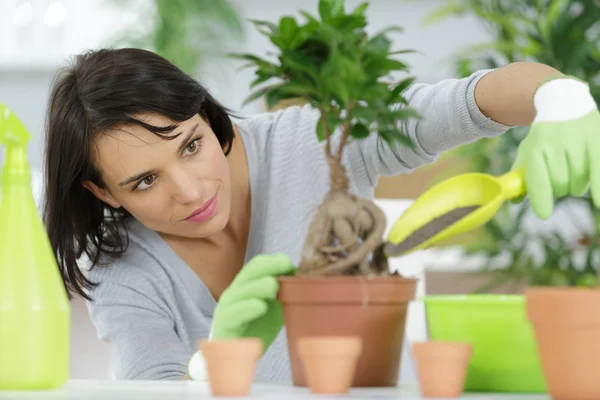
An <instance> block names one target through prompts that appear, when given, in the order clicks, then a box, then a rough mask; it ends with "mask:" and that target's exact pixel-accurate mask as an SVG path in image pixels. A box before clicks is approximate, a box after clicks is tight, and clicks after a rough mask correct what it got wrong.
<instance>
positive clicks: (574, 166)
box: [513, 76, 600, 219]
mask: <svg viewBox="0 0 600 400" xmlns="http://www.w3.org/2000/svg"><path fill="white" fill-rule="evenodd" d="M534 104H535V109H536V116H535V119H534V121H533V123H532V125H531V128H530V131H529V133H528V134H527V136H526V137H525V138H524V139H523V141H522V142H521V143H520V145H519V148H518V150H517V157H516V160H515V163H514V165H513V168H520V167H523V168H524V171H525V185H526V187H527V195H528V197H529V200H530V202H531V206H532V208H533V210H534V211H535V213H536V214H537V216H538V217H539V218H542V219H546V218H548V217H550V216H551V215H552V210H553V207H554V199H555V198H560V197H564V196H567V195H571V196H575V197H578V196H582V195H584V194H585V193H586V192H587V191H588V189H590V191H591V195H592V199H593V201H594V204H595V205H596V207H600V113H599V112H598V107H597V105H596V103H595V102H594V98H593V97H592V95H591V94H590V90H589V86H588V84H587V83H585V82H583V81H581V80H579V79H576V78H573V77H569V76H560V77H553V78H550V79H547V80H546V81H544V82H542V84H541V85H540V86H539V87H538V89H537V90H536V92H535V95H534Z"/></svg>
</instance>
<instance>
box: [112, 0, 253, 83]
mask: <svg viewBox="0 0 600 400" xmlns="http://www.w3.org/2000/svg"><path fill="white" fill-rule="evenodd" d="M113 1H117V2H118V3H116V4H118V6H119V9H120V10H123V11H125V10H127V9H130V10H131V11H132V12H134V13H135V14H136V15H137V18H138V20H139V21H140V22H142V24H134V26H132V27H131V28H128V29H126V30H124V31H123V32H119V33H118V35H117V36H116V37H115V38H114V39H113V40H114V45H115V46H118V47H122V46H131V47H138V48H143V49H147V50H151V51H154V52H156V53H158V54H159V55H161V56H162V57H164V58H166V59H167V60H169V61H170V62H172V63H173V64H175V65H176V66H178V67H179V68H180V69H181V70H183V71H184V72H186V73H188V74H190V75H195V74H196V73H197V72H198V69H199V68H200V67H201V65H202V62H203V61H205V60H207V59H208V58H214V57H218V56H220V55H223V54H224V53H223V49H224V44H225V43H226V41H227V40H228V39H238V38H240V37H241V35H242V34H243V28H242V22H241V18H240V16H239V13H238V11H237V9H236V8H235V6H234V5H233V4H234V3H232V2H231V1H229V0H152V1H147V0H141V1H140V0H126V1H123V0H113Z"/></svg>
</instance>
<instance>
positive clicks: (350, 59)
mask: <svg viewBox="0 0 600 400" xmlns="http://www.w3.org/2000/svg"><path fill="white" fill-rule="evenodd" d="M367 7H368V3H366V2H365V3H362V4H360V5H358V6H357V7H356V8H355V9H354V10H353V11H351V12H349V13H347V12H346V11H345V9H344V1H343V0H320V1H319V7H318V9H319V15H318V17H317V16H313V15H311V14H309V13H308V12H306V11H300V13H301V14H302V16H303V17H304V21H298V20H297V19H296V18H294V17H292V16H284V17H282V18H281V19H280V21H279V22H278V23H273V22H269V21H258V20H253V21H252V23H253V24H254V25H255V27H256V28H257V29H258V30H259V31H260V32H261V33H262V34H264V35H266V36H267V37H268V38H269V40H270V41H271V42H272V43H273V44H274V45H275V46H276V48H277V49H278V54H277V60H276V61H270V60H267V59H265V58H261V57H258V56H256V55H253V54H232V57H235V58H238V59H242V60H245V61H247V62H248V64H246V65H245V67H254V68H255V75H256V79H255V80H254V81H253V82H252V88H256V87H257V86H259V85H262V87H261V88H260V89H257V90H255V91H254V93H252V94H251V95H250V96H249V97H248V98H247V99H246V102H245V103H247V102H250V101H253V100H256V99H257V98H261V97H263V96H265V97H266V101H267V103H268V105H269V107H273V106H274V105H276V104H277V103H278V102H280V101H281V100H285V99H303V100H305V101H306V102H308V103H310V104H311V105H312V106H313V107H315V108H317V109H319V110H320V111H321V118H320V120H319V122H318V124H317V126H316V127H315V129H316V132H317V135H318V138H319V140H328V139H329V137H330V135H331V134H332V133H333V132H334V131H335V129H336V128H338V127H340V128H342V132H343V135H345V136H349V137H352V138H354V139H362V138H364V137H366V136H368V135H369V134H370V133H371V132H372V131H373V130H376V131H377V132H378V134H379V135H381V136H382V137H383V138H384V139H385V140H386V141H387V142H389V143H392V142H400V143H402V144H404V145H409V146H410V145H412V142H411V141H410V139H409V138H408V137H407V136H406V135H405V134H403V132H402V131H401V130H400V124H399V123H398V122H399V121H401V120H406V119H408V118H418V117H419V115H418V114H417V113H416V112H415V110H413V109H411V108H409V107H407V106H406V105H407V101H406V99H405V98H404V97H403V93H404V91H405V89H406V88H407V87H408V86H409V85H410V84H411V83H412V82H413V78H411V77H406V78H404V79H402V80H400V82H398V83H396V84H391V83H390V82H386V81H385V79H384V78H386V77H390V78H391V75H392V74H393V73H397V72H400V73H403V72H408V70H409V68H408V66H407V65H406V64H405V63H404V62H402V61H399V60H397V59H395V58H393V57H392V56H394V55H396V54H402V53H408V52H411V51H412V50H402V51H396V52H394V51H392V49H391V41H390V39H389V38H388V37H387V33H388V32H390V31H401V28H400V27H397V26H392V27H389V28H387V29H384V30H383V31H380V32H378V33H376V34H374V35H372V36H369V35H368V34H367V32H366V31H365V27H366V25H367V19H366V16H365V11H366V10H367ZM273 80H274V81H275V82H271V81H273ZM401 105H404V106H405V107H400V106H401Z"/></svg>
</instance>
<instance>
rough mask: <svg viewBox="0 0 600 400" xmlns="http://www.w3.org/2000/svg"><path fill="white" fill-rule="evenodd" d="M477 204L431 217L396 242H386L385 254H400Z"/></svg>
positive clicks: (439, 230)
mask: <svg viewBox="0 0 600 400" xmlns="http://www.w3.org/2000/svg"><path fill="white" fill-rule="evenodd" d="M477 208H479V206H469V207H459V208H456V209H454V210H452V211H450V212H447V213H446V214H443V215H440V216H439V217H437V218H434V219H432V220H431V221H430V222H428V223H426V224H425V225H423V226H422V227H420V228H419V229H417V230H416V231H414V232H413V233H411V234H410V235H409V236H408V237H407V238H406V239H404V240H403V241H402V242H400V243H398V244H392V243H387V254H400V253H403V252H405V251H407V250H410V249H412V248H413V247H416V246H418V245H420V244H421V243H423V242H424V241H426V240H427V239H429V238H431V237H433V236H435V235H436V234H437V233H439V232H441V231H442V230H444V229H446V228H447V227H449V226H450V225H452V224H454V223H455V222H456V221H458V220H460V219H461V218H463V217H465V216H467V215H468V214H470V213H472V212H473V211H475V210H476V209H477Z"/></svg>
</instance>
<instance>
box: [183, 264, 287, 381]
mask: <svg viewBox="0 0 600 400" xmlns="http://www.w3.org/2000/svg"><path fill="white" fill-rule="evenodd" d="M295 271H296V267H295V266H294V264H293V263H292V261H291V260H290V258H289V257H288V256H287V255H285V254H283V253H277V254H273V255H258V256H256V257H254V258H252V259H251V260H250V261H249V262H248V263H247V264H246V265H245V266H244V267H243V268H242V270H241V271H240V272H239V273H238V274H237V276H236V277H235V279H234V280H233V282H232V283H231V285H229V286H228V287H227V289H225V290H224V291H223V294H222V295H221V297H220V298H219V301H218V303H217V306H216V307H215V310H214V313H213V323H212V328H211V333H210V339H231V338H239V337H257V338H259V339H261V340H262V341H263V351H266V350H267V349H268V348H269V346H270V345H271V343H273V341H274V340H275V338H276V337H277V335H278V334H279V332H280V331H281V328H282V327H283V310H282V307H281V304H280V303H279V301H277V294H278V292H279V283H278V282H277V278H276V277H277V276H280V275H292V274H293V273H294V272H295ZM188 376H189V377H190V378H191V379H194V380H200V379H204V378H203V360H201V355H200V354H199V353H196V354H195V355H194V356H193V357H192V359H191V360H190V363H189V366H188Z"/></svg>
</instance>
